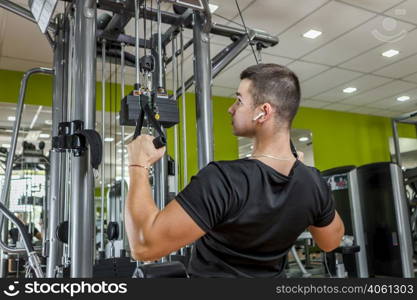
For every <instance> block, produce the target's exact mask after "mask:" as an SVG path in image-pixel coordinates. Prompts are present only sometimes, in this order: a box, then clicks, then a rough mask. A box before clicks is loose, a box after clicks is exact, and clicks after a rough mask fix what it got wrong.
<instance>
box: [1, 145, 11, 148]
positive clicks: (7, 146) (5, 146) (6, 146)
mask: <svg viewBox="0 0 417 300" xmlns="http://www.w3.org/2000/svg"><path fill="white" fill-rule="evenodd" d="M1 146H2V147H4V148H10V144H1Z"/></svg>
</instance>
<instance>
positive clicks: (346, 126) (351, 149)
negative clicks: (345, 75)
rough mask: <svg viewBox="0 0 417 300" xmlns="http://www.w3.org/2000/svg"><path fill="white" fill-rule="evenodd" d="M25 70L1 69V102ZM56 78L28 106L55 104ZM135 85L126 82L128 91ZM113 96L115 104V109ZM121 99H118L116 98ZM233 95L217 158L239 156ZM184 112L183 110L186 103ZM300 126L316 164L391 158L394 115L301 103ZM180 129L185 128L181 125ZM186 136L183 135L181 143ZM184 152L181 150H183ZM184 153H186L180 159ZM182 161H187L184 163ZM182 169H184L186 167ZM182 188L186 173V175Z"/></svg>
mask: <svg viewBox="0 0 417 300" xmlns="http://www.w3.org/2000/svg"><path fill="white" fill-rule="evenodd" d="M21 78H22V73H21V72H15V71H6V70H0V102H16V101H17V98H18V92H19V86H20V80H21ZM51 89H52V79H51V77H50V76H45V75H36V76H34V77H33V78H32V79H31V80H29V84H28V91H27V98H26V99H27V100H26V104H38V105H45V106H50V105H51V104H52V92H51ZM131 89H132V87H131V86H126V94H127V93H128V92H129V91H130V90H131ZM106 97H107V99H106V111H118V110H119V108H120V101H118V99H120V87H117V89H116V86H115V85H114V84H113V85H110V84H106ZM110 97H111V98H112V99H113V103H114V104H113V107H110ZM116 99H117V101H116ZM233 101H234V100H233V99H230V98H223V97H213V118H214V119H213V127H214V128H213V130H214V158H215V160H228V159H235V158H237V157H238V142H237V138H236V137H234V136H233V135H232V127H231V122H230V116H229V115H228V113H227V108H228V107H229V106H230V105H231V104H232V103H233ZM186 103H187V152H188V159H187V162H186V163H187V166H188V176H189V177H191V176H192V175H193V174H195V173H196V172H197V170H198V165H197V151H198V150H197V130H196V118H195V115H196V108H195V97H194V94H192V93H187V94H186ZM179 104H180V111H181V101H179ZM97 109H98V110H100V109H101V83H97ZM293 127H294V128H298V129H309V130H311V131H312V133H313V150H314V159H315V163H316V167H317V168H318V169H321V170H324V169H328V168H333V167H337V166H341V165H352V164H353V165H357V166H359V165H362V164H366V163H372V162H378V161H389V160H390V157H389V142H388V138H389V137H390V136H392V132H391V122H390V119H389V118H385V117H377V116H370V115H361V114H353V113H346V112H338V111H330V110H323V109H313V108H305V107H301V108H300V111H299V113H298V115H297V117H296V119H295V120H294V123H293ZM179 133H181V128H180V127H179ZM167 135H168V153H169V154H170V155H171V156H173V153H174V143H173V140H174V133H173V129H172V128H171V129H169V130H168V133H167ZM399 135H400V136H401V137H410V138H415V137H416V130H415V127H414V126H411V125H403V124H401V125H400V126H399ZM181 143H182V137H181V134H180V145H181ZM180 150H181V147H180ZM180 154H181V153H180ZM181 157H182V155H180V161H181V160H182V159H181ZM181 165H182V162H181ZM180 171H181V172H182V169H181V170H180ZM180 180H181V181H180V186H183V185H182V176H180Z"/></svg>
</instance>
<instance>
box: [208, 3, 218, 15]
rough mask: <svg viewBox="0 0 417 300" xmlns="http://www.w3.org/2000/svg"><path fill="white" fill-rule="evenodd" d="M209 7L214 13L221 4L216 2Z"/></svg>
mask: <svg viewBox="0 0 417 300" xmlns="http://www.w3.org/2000/svg"><path fill="white" fill-rule="evenodd" d="M209 8H210V12H211V13H214V12H215V11H216V10H217V9H218V8H219V6H218V5H216V4H209Z"/></svg>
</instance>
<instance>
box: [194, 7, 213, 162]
mask: <svg viewBox="0 0 417 300" xmlns="http://www.w3.org/2000/svg"><path fill="white" fill-rule="evenodd" d="M204 19H205V18H204V15H202V14H201V13H200V12H198V11H195V12H194V29H193V31H194V74H195V77H194V78H195V81H194V83H195V94H196V110H197V143H198V167H199V168H200V169H201V168H203V167H205V166H206V165H207V164H208V163H209V162H210V161H212V160H213V111H212V103H211V81H212V78H211V61H210V34H209V32H205V30H204V25H205V24H204Z"/></svg>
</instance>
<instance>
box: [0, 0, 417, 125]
mask: <svg viewBox="0 0 417 300" xmlns="http://www.w3.org/2000/svg"><path fill="white" fill-rule="evenodd" d="M13 2H16V3H19V4H21V5H24V6H26V2H27V1H24V0H19V1H13ZM210 3H213V4H217V5H219V9H218V10H217V11H216V13H215V15H214V16H213V21H214V22H218V23H221V24H227V25H230V26H241V25H240V24H241V23H242V22H241V19H240V17H239V15H238V11H237V8H236V7H235V1H220V0H212V1H210ZM239 4H240V7H241V10H242V13H243V17H244V19H245V23H246V25H247V26H248V27H251V28H256V29H261V30H265V31H267V32H269V33H270V34H272V35H274V36H277V37H278V38H279V39H280V43H279V44H278V45H277V46H275V47H273V48H268V49H266V50H264V51H263V54H262V61H263V62H275V63H279V64H283V65H286V66H288V67H289V68H290V69H292V70H294V71H295V72H296V73H297V74H298V76H299V78H300V80H301V85H302V92H303V100H302V103H301V105H302V106H306V107H315V108H322V109H330V110H338V111H346V112H353V113H363V114H371V115H380V116H388V117H391V116H396V115H399V114H402V113H405V112H409V111H412V110H416V109H417V43H416V41H417V1H416V0H279V1H278V0H239ZM164 7H167V5H166V4H165V5H164ZM62 8H63V4H62V3H60V7H59V8H58V10H62ZM133 25H134V24H133V22H130V23H129V25H128V26H127V29H126V32H127V33H128V34H133V33H134V27H133ZM141 28H143V27H142V26H141ZM164 28H167V27H166V26H164ZM309 29H316V30H320V31H322V32H323V34H322V35H321V36H320V37H318V38H317V39H314V40H310V39H306V38H304V37H302V34H303V33H304V32H306V31H308V30H309ZM153 30H154V31H155V30H156V26H155V24H154V27H153ZM148 31H150V26H148ZM191 37H192V33H191V31H190V30H188V31H186V32H185V40H186V41H187V40H188V39H190V38H191ZM211 41H212V46H211V52H212V55H213V56H214V55H215V54H216V53H217V52H218V51H220V50H221V49H222V47H224V46H225V45H227V43H228V42H229V40H228V39H225V38H223V37H215V36H213V37H212V40H211ZM28 49H29V50H28ZM168 49H169V48H168ZM389 49H396V50H398V51H400V53H399V55H397V56H394V57H392V58H386V57H383V56H382V55H381V53H382V52H384V51H386V50H389ZM129 51H131V52H132V53H133V48H130V49H129ZM169 51H170V49H169ZM51 61H52V50H51V48H50V46H49V44H48V42H47V41H46V39H45V37H44V36H42V34H41V33H40V31H39V29H38V28H37V26H36V25H35V24H33V23H31V22H29V21H27V20H25V19H23V18H21V17H18V16H16V15H14V14H12V13H9V12H7V11H5V10H3V9H0V69H8V70H19V71H24V70H27V69H29V68H32V67H35V66H49V67H50V66H51ZM254 63H255V60H254V58H253V55H252V52H251V51H250V49H247V50H245V51H244V52H243V53H242V54H241V55H239V57H238V58H236V60H235V61H233V62H232V64H231V65H230V66H228V67H227V68H226V70H224V71H223V73H221V74H220V75H219V76H218V77H217V78H215V79H214V81H213V94H214V95H219V96H227V97H232V96H233V95H234V92H235V89H236V87H237V85H238V82H239V78H238V75H239V73H240V72H241V71H242V70H243V69H244V68H245V67H247V66H249V65H251V64H254ZM97 67H98V73H97V79H98V80H100V78H101V63H100V61H98V64H97ZM184 68H185V77H186V78H188V76H190V75H191V74H192V70H193V67H192V47H190V48H189V49H188V50H187V52H186V54H185V62H184ZM108 69H109V67H108V64H107V65H106V70H108ZM167 71H168V72H167V81H168V82H167V85H168V87H172V72H171V66H169V68H168V70H167ZM134 74H135V72H134V69H133V68H127V69H126V82H127V83H133V82H134V81H135V75H134ZM107 77H109V76H107ZM112 78H115V76H114V74H113V76H112ZM118 79H119V80H120V75H118ZM348 86H355V87H357V88H358V91H357V92H355V93H353V94H344V93H343V92H342V90H343V89H344V88H345V87H348ZM17 88H18V87H16V89H17ZM402 95H408V96H410V97H411V100H409V101H406V102H398V101H397V100H396V98H397V97H398V96H402Z"/></svg>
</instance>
